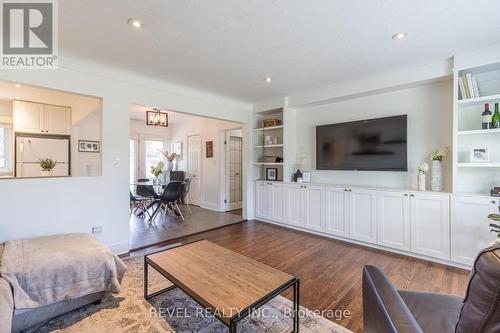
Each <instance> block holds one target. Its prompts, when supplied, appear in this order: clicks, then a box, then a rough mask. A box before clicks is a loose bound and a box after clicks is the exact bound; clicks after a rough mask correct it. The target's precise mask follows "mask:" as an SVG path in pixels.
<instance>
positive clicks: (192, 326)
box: [25, 256, 351, 333]
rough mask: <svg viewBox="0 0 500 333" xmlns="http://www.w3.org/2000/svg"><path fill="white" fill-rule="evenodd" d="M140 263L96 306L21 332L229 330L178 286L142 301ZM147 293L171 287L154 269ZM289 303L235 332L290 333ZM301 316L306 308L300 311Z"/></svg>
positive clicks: (333, 329)
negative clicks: (114, 290) (120, 285)
mask: <svg viewBox="0 0 500 333" xmlns="http://www.w3.org/2000/svg"><path fill="white" fill-rule="evenodd" d="M143 261H144V258H143V257H142V256H141V257H128V258H126V259H124V262H125V263H126V264H127V266H128V268H129V271H128V272H127V273H126V274H125V277H124V279H123V283H122V290H121V292H120V293H119V294H117V295H108V296H106V297H105V299H104V300H103V301H102V303H101V304H98V305H88V306H85V307H83V308H80V309H78V310H75V311H72V312H70V313H67V314H65V315H62V316H60V317H57V318H55V319H52V320H51V321H49V322H47V323H45V324H43V325H41V326H37V327H33V328H30V329H28V330H26V331H25V332H30V333H31V332H78V333H80V332H89V333H90V332H106V333H109V332H130V333H132V332H133V333H140V332H148V333H154V332H172V333H173V332H176V333H180V332H186V333H187V332H190V333H191V332H203V333H218V332H221V333H222V332H228V329H227V327H226V326H225V325H224V324H222V323H221V322H220V321H219V320H218V319H216V318H214V317H212V316H211V315H209V314H207V313H206V312H205V311H204V310H203V309H202V308H201V307H200V306H199V305H198V303H196V302H195V301H194V300H192V299H191V298H190V297H189V296H188V295H186V294H185V293H183V292H182V291H181V290H179V289H178V288H176V289H173V290H171V291H169V292H167V293H164V294H161V295H159V296H157V297H155V298H153V299H150V300H149V301H146V300H144V298H143ZM149 277H150V285H149V292H150V293H153V292H154V291H156V290H160V289H162V288H165V287H167V286H169V285H170V283H169V282H168V281H166V280H165V278H163V277H162V276H161V275H160V274H159V273H157V272H156V271H155V270H154V269H152V268H150V270H149ZM291 307H292V302H291V301H289V300H288V299H286V298H285V297H282V296H278V297H276V298H275V299H273V300H272V301H271V302H269V303H268V304H266V305H265V306H263V307H262V308H261V309H262V310H261V311H260V312H259V313H257V314H255V315H252V316H249V317H247V318H245V319H243V320H242V321H241V322H239V323H238V330H237V331H238V332H241V333H250V332H269V333H274V332H290V331H291V327H292V318H289V317H288V316H285V314H286V313H289V311H288V309H290V308H291ZM301 310H303V312H304V313H306V309H304V308H302V309H301ZM300 332H305V333H312V332H318V333H323V332H330V333H348V332H351V331H349V330H347V329H345V328H343V327H342V326H339V325H337V324H335V323H333V322H331V321H329V320H327V319H325V318H323V317H321V316H312V315H304V316H302V317H301V322H300Z"/></svg>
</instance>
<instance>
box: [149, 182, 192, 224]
mask: <svg viewBox="0 0 500 333" xmlns="http://www.w3.org/2000/svg"><path fill="white" fill-rule="evenodd" d="M181 197H182V182H170V183H169V184H168V185H167V187H166V188H165V190H164V191H163V193H162V194H161V196H160V197H159V198H158V199H156V200H154V202H153V204H154V205H156V208H155V211H154V213H153V215H152V216H151V217H150V219H149V220H150V221H152V220H154V219H155V218H156V216H157V215H158V213H159V211H160V210H161V209H164V215H165V216H166V215H167V212H168V211H169V210H171V211H172V212H174V214H175V215H177V214H178V215H179V216H180V217H181V219H182V221H184V216H183V215H182V212H181V210H180V208H179V205H178V203H177V202H178V201H179V200H180V199H181Z"/></svg>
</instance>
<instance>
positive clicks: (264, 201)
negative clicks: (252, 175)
mask: <svg viewBox="0 0 500 333" xmlns="http://www.w3.org/2000/svg"><path fill="white" fill-rule="evenodd" d="M268 186H269V185H267V183H266V182H257V183H256V190H255V206H256V207H255V208H256V209H255V211H256V212H255V215H256V216H257V217H258V218H259V217H260V218H263V219H267V218H268V217H269V209H268V207H269V203H268V189H267V187H268Z"/></svg>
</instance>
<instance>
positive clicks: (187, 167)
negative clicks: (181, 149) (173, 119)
mask: <svg viewBox="0 0 500 333" xmlns="http://www.w3.org/2000/svg"><path fill="white" fill-rule="evenodd" d="M191 136H199V138H200V156H199V158H200V167H199V175H198V183H199V185H200V188H199V190H200V193H199V194H200V202H197V203H195V202H191V201H190V202H189V203H190V204H195V205H198V206H200V207H201V206H202V202H203V138H202V136H201V132H192V133H188V134H187V135H186V177H187V176H188V175H187V173H189V137H191Z"/></svg>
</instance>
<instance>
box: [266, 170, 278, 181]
mask: <svg viewBox="0 0 500 333" xmlns="http://www.w3.org/2000/svg"><path fill="white" fill-rule="evenodd" d="M266 180H278V168H266Z"/></svg>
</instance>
